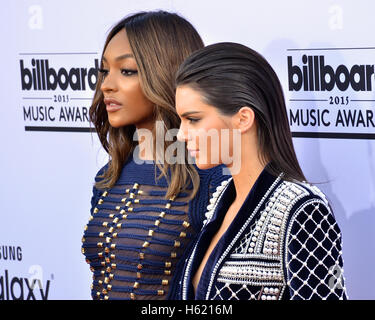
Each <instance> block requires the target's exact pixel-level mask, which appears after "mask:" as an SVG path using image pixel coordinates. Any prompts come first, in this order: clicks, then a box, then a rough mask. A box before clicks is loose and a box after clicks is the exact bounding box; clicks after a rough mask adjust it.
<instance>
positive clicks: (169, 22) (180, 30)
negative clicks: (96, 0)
mask: <svg viewBox="0 0 375 320" xmlns="http://www.w3.org/2000/svg"><path fill="white" fill-rule="evenodd" d="M123 29H125V30H126V34H127V37H128V39H129V43H130V47H131V49H132V51H133V54H134V57H135V60H136V63H137V68H138V76H139V77H140V83H141V88H142V90H143V93H144V95H145V97H146V98H147V99H148V100H150V101H151V102H152V103H153V104H154V110H153V113H154V120H155V122H156V121H163V125H164V129H165V130H169V129H174V128H176V129H177V128H178V127H179V126H180V119H179V117H178V115H177V113H176V110H175V90H174V80H175V75H176V72H177V69H178V67H179V65H180V64H181V63H182V62H183V61H184V59H185V58H187V57H188V56H189V55H190V54H191V53H192V52H194V51H196V50H198V49H200V48H202V47H203V41H202V39H201V37H200V36H199V34H198V32H197V31H196V30H195V28H194V27H193V26H192V25H191V24H190V23H189V22H188V21H187V20H185V19H184V18H182V17H181V16H179V15H177V14H175V13H170V12H165V11H150V12H139V13H136V14H133V15H130V16H128V17H125V18H124V19H122V20H121V21H119V22H118V23H117V24H116V25H115V26H114V27H113V28H112V29H111V31H110V32H109V34H108V36H107V39H106V41H105V44H104V48H103V53H102V57H103V54H104V52H105V50H106V48H107V45H108V43H109V42H110V41H111V39H112V38H113V37H114V36H115V35H116V34H117V33H118V32H119V31H121V30H123ZM101 83H102V75H101V74H100V73H99V75H98V82H97V85H96V89H95V94H94V98H93V102H92V105H91V107H90V111H89V114H90V119H91V121H92V123H93V124H94V126H95V128H96V132H97V134H98V136H99V139H100V142H101V144H102V146H103V148H104V149H105V150H106V151H107V153H108V154H109V156H110V161H109V166H108V169H107V170H106V171H105V172H104V174H103V175H102V176H101V177H102V179H101V180H100V181H99V182H97V183H96V187H97V188H99V189H106V188H110V187H112V186H113V185H114V184H115V183H116V181H117V180H118V178H119V176H120V173H121V170H122V167H123V165H124V163H125V162H126V160H127V159H128V157H129V156H130V155H131V154H132V152H133V151H134V150H135V147H136V146H137V142H135V141H133V135H134V133H135V126H134V125H130V126H124V127H121V128H114V127H111V125H110V124H109V121H108V115H107V111H106V107H105V104H104V101H103V93H102V91H101V89H100V87H101ZM134 107H135V108H136V107H137V106H134ZM153 133H154V134H153V139H154V142H153V143H154V153H156V152H164V154H165V150H166V149H167V148H168V146H169V145H170V144H172V143H174V142H175V140H176V139H175V140H174V141H164V150H159V151H158V149H157V148H158V147H159V145H158V144H157V143H156V139H155V138H156V135H155V128H154V132H153ZM154 156H155V154H154ZM166 160H168V159H166ZM185 160H186V161H185V164H183V163H176V164H170V163H171V162H168V161H165V162H164V163H157V166H158V167H159V169H160V170H161V175H160V176H162V175H164V176H165V177H166V178H167V181H168V183H169V186H168V190H167V194H166V197H167V198H170V197H172V196H173V195H176V194H178V193H179V192H180V191H181V190H185V189H186V187H187V186H188V185H191V183H192V185H193V191H192V192H191V196H194V195H195V193H196V191H197V190H198V187H199V176H198V173H197V171H196V170H195V168H194V167H193V166H192V165H191V164H188V160H187V155H186V159H185ZM160 176H159V177H160Z"/></svg>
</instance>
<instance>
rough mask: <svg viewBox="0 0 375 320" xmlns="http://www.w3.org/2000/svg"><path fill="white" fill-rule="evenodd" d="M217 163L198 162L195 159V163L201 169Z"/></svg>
mask: <svg viewBox="0 0 375 320" xmlns="http://www.w3.org/2000/svg"><path fill="white" fill-rule="evenodd" d="M219 164H220V163H216V164H212V163H206V162H200V161H199V159H195V165H196V166H197V167H198V168H199V169H201V170H208V169H211V168H213V167H216V166H218V165H219Z"/></svg>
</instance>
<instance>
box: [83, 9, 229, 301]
mask: <svg viewBox="0 0 375 320" xmlns="http://www.w3.org/2000/svg"><path fill="white" fill-rule="evenodd" d="M202 47H203V42H202V40H201V38H200V36H199V34H198V33H197V31H196V30H195V29H194V27H193V26H192V25H191V24H190V23H189V22H188V21H186V20H185V19H184V18H182V17H180V16H178V15H177V14H174V13H168V12H164V11H154V12H141V13H137V14H134V15H131V16H129V17H126V18H124V19H123V20H121V21H120V22H118V23H117V24H116V25H115V26H114V27H113V28H112V30H111V31H110V33H109V35H108V37H107V40H106V42H105V45H104V49H103V54H102V61H101V66H100V70H99V72H100V74H99V77H98V83H97V86H96V91H95V95H94V99H93V102H92V106H91V108H90V118H91V121H92V122H93V124H94V125H95V129H96V131H97V134H98V136H99V139H100V142H101V144H102V146H103V147H104V149H105V150H106V151H107V153H108V154H109V158H110V159H109V162H108V163H107V165H105V166H104V167H103V168H102V169H101V170H100V171H99V172H98V174H97V176H96V178H95V180H96V183H95V186H94V188H93V197H92V201H91V203H92V208H91V217H90V221H89V223H88V224H87V226H86V227H85V232H84V237H83V239H82V241H83V245H82V252H83V254H84V255H85V256H86V261H87V262H88V263H89V264H90V269H91V271H92V272H93V279H94V280H93V284H92V297H93V298H94V299H133V300H134V299H167V298H168V296H169V295H170V293H171V290H173V288H174V279H175V278H176V277H177V278H178V276H176V274H178V273H179V270H180V269H181V265H182V263H183V259H182V260H181V258H182V257H183V256H184V253H185V249H186V248H187V247H188V246H189V244H190V242H191V240H192V239H194V236H195V234H196V231H197V230H199V229H200V227H201V224H202V221H203V215H202V214H203V212H204V208H205V207H206V206H207V202H208V197H209V192H210V188H212V187H216V185H217V184H218V183H220V182H221V180H223V179H224V177H223V176H222V174H221V171H220V170H211V171H210V172H206V171H201V170H199V169H197V168H196V167H195V166H194V165H192V164H190V163H189V159H188V158H187V156H185V153H184V155H183V156H182V158H181V156H180V158H179V159H178V160H179V161H177V162H176V161H174V160H176V159H175V157H176V150H174V152H170V149H171V148H172V150H173V147H174V146H173V144H178V143H179V142H178V141H176V137H172V138H170V137H169V138H168V139H167V138H166V137H165V136H162V137H161V139H160V135H159V138H158V132H157V129H158V126H159V129H160V128H161V129H162V131H163V130H171V129H175V130H177V128H178V127H179V124H180V120H179V117H178V115H177V113H176V111H175V106H174V101H175V97H174V78H175V73H176V71H177V69H178V66H179V64H180V63H181V62H182V61H183V60H184V59H185V58H186V57H187V56H188V55H189V54H191V53H192V52H194V51H195V50H197V49H200V48H202ZM145 131H146V133H150V134H149V135H147V134H146V135H143V133H144V132H145ZM159 131H160V130H159ZM158 139H159V140H158ZM140 145H143V149H142V148H141V149H139V147H140ZM180 145H182V144H181V143H180ZM182 146H183V145H182ZM177 149H178V148H177ZM179 150H181V148H180V149H179ZM161 155H162V156H163V157H162V158H161V157H160V156H161ZM160 159H162V161H160ZM194 196H195V198H194Z"/></svg>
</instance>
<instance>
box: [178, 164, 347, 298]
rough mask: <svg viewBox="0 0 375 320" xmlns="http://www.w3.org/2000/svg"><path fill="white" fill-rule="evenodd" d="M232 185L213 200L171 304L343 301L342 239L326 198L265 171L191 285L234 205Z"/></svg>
mask: <svg viewBox="0 0 375 320" xmlns="http://www.w3.org/2000/svg"><path fill="white" fill-rule="evenodd" d="M235 194H236V191H235V187H234V183H233V180H231V179H229V180H227V181H224V182H223V183H222V185H221V186H219V187H218V188H217V191H216V192H215V193H214V194H213V197H212V199H211V200H210V205H209V206H208V208H207V209H208V211H207V213H206V221H205V224H204V226H203V229H202V230H201V232H200V234H199V236H198V238H197V241H196V243H195V245H194V246H192V248H191V252H190V253H189V257H188V258H187V259H186V261H185V268H184V270H183V276H182V277H181V279H180V281H179V289H178V290H177V295H176V296H174V297H173V298H174V299H183V300H189V299H197V300H231V299H238V300H252V299H254V300H281V299H346V290H345V285H344V277H343V261H342V251H341V234H340V229H339V227H338V225H337V223H336V221H335V218H334V216H333V214H332V212H331V210H330V206H329V204H328V202H327V200H326V198H325V196H324V194H323V193H322V192H321V191H320V190H319V189H318V188H316V187H315V186H312V185H309V184H307V183H298V182H289V181H285V180H283V178H282V175H280V176H279V177H274V176H272V175H271V174H269V173H268V172H267V170H266V169H265V170H263V172H262V173H261V175H260V176H259V178H258V179H257V181H256V183H255V184H254V186H253V188H252V189H251V191H250V192H249V194H248V196H247V198H246V200H245V202H244V203H243V205H242V207H241V209H240V210H239V212H238V214H237V215H236V217H235V218H234V220H233V222H232V223H231V225H230V226H229V228H228V229H227V230H226V232H225V233H224V235H223V236H222V237H221V239H220V240H219V241H218V243H217V245H216V247H215V248H214V249H213V251H212V252H211V254H210V256H209V259H208V261H207V263H206V265H205V267H204V270H203V272H202V275H201V278H200V281H199V283H198V287H197V290H196V292H194V288H193V285H192V278H193V277H194V275H195V273H196V271H197V269H198V267H199V265H200V263H201V261H202V259H203V256H204V255H205V253H206V251H207V248H208V246H209V244H210V242H211V239H212V237H213V236H214V235H215V233H216V232H217V231H218V229H219V227H220V225H221V223H222V221H223V219H224V216H225V214H226V212H227V211H228V209H229V207H230V205H231V203H232V202H233V201H234V198H235Z"/></svg>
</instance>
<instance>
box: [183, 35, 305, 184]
mask: <svg viewBox="0 0 375 320" xmlns="http://www.w3.org/2000/svg"><path fill="white" fill-rule="evenodd" d="M183 85H187V86H190V87H191V88H192V89H195V90H198V91H199V92H200V93H201V94H202V97H203V99H204V101H205V102H206V103H207V104H209V105H212V106H214V107H216V108H217V109H218V110H219V112H220V113H221V114H224V115H234V114H236V113H237V112H238V111H239V109H240V108H241V107H244V106H248V107H250V108H252V109H253V111H254V113H255V121H256V123H257V130H258V131H257V135H258V146H259V150H260V159H261V160H262V161H263V162H264V163H268V166H267V167H266V168H267V170H268V171H269V172H270V173H271V174H273V175H275V176H278V175H279V174H280V173H281V172H283V173H284V179H286V180H298V181H306V178H305V176H304V174H303V172H302V169H301V167H300V165H299V163H298V160H297V156H296V153H295V150H294V147H293V141H292V135H291V132H290V127H289V122H288V117H287V111H286V106H285V99H284V94H283V90H282V86H281V84H280V81H279V79H278V77H277V75H276V73H275V71H274V70H273V69H272V67H271V66H270V64H269V63H268V62H267V61H266V59H264V58H263V57H262V56H261V55H260V54H259V53H257V52H256V51H254V50H252V49H250V48H248V47H246V46H244V45H241V44H238V43H231V42H223V43H217V44H213V45H209V46H207V47H205V48H203V49H201V50H199V51H196V52H195V53H193V54H192V55H191V56H190V57H189V58H187V59H186V60H185V61H184V63H183V64H182V65H181V66H180V68H179V70H178V72H177V76H176V86H183Z"/></svg>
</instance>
